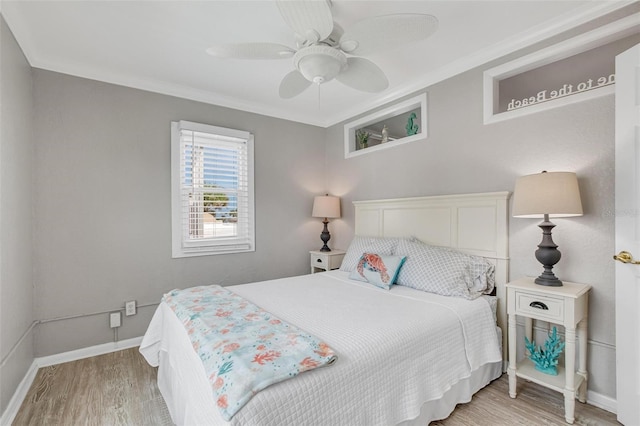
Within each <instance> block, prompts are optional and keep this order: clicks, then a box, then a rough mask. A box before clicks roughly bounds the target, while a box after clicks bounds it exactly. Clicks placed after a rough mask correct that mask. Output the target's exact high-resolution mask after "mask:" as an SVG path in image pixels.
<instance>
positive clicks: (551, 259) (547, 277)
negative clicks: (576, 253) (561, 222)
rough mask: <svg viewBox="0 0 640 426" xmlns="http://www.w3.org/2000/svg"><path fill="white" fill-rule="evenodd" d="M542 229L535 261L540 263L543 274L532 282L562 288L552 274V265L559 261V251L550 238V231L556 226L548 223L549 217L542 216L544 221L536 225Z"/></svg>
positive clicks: (560, 282)
mask: <svg viewBox="0 0 640 426" xmlns="http://www.w3.org/2000/svg"><path fill="white" fill-rule="evenodd" d="M538 226H539V227H540V228H541V229H542V241H541V242H540V244H538V250H536V259H538V262H540V263H542V266H543V267H544V272H543V273H542V274H541V275H540V276H539V277H538V278H536V279H535V280H534V282H535V283H536V284H539V285H545V286H550V287H562V281H560V280H559V279H558V278H557V277H556V276H555V275H554V274H553V272H552V269H553V265H555V264H556V263H558V262H559V261H560V256H561V253H560V250H558V246H557V245H556V244H555V243H554V242H553V239H552V238H551V230H552V229H553V228H554V227H555V226H556V225H554V224H553V223H551V222H549V215H545V216H544V221H543V222H542V223H540V225H538Z"/></svg>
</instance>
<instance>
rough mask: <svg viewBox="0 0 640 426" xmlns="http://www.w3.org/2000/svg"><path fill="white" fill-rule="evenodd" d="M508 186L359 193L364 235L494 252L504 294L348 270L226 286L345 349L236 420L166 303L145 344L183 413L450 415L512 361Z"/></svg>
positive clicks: (358, 228) (249, 420)
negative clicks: (384, 284)
mask: <svg viewBox="0 0 640 426" xmlns="http://www.w3.org/2000/svg"><path fill="white" fill-rule="evenodd" d="M508 197H509V194H508V193H507V192H497V193H482V194H464V195H447V196H434V197H416V198H405V199H394V200H374V201H359V202H354V206H355V234H356V236H371V237H378V238H383V239H387V238H388V239H393V238H405V239H408V238H409V237H411V238H415V239H419V240H420V241H423V242H427V243H428V244H431V245H433V246H438V247H446V248H452V249H455V250H456V251H459V252H463V253H466V254H469V255H473V256H479V257H482V258H484V259H486V260H488V261H489V262H490V263H491V265H492V267H493V268H494V271H495V296H494V298H493V299H492V298H491V297H487V296H482V297H477V298H476V297H474V298H473V299H472V300H467V299H465V298H462V297H448V296H443V295H440V294H433V293H430V292H426V291H420V290H416V289H414V288H410V287H407V286H403V285H394V286H391V288H390V289H389V290H384V289H380V288H378V287H375V286H372V285H370V284H369V283H364V282H360V281H355V280H353V279H351V278H350V275H351V273H350V272H349V271H343V270H334V271H328V272H323V273H318V274H312V275H305V276H301V277H292V278H284V279H278V280H271V281H265V282H258V283H250V284H243V285H237V286H230V287H227V289H230V290H231V291H232V292H233V293H234V294H237V295H239V296H241V297H243V298H245V299H246V300H248V301H250V302H252V303H255V304H256V305H258V306H259V307H261V308H263V309H264V310H266V311H268V312H270V313H272V314H273V315H275V316H277V317H278V318H281V319H282V320H284V321H286V322H288V323H291V324H294V325H295V326H297V327H299V328H301V329H302V330H304V331H306V332H309V333H311V334H312V335H314V336H317V337H318V338H319V339H322V340H323V341H326V342H327V343H328V344H329V345H330V346H331V348H332V350H333V351H335V353H336V355H337V361H336V362H335V363H333V364H332V365H328V366H326V367H322V368H316V369H313V370H310V371H306V372H304V373H302V374H299V375H298V376H296V377H293V378H291V379H289V380H284V381H281V382H279V383H276V384H273V385H271V386H269V387H267V388H265V389H264V390H261V391H260V392H257V393H256V394H255V395H254V396H253V397H252V398H251V399H250V400H249V401H248V402H247V403H246V405H244V407H242V408H241V409H240V410H239V411H238V412H237V413H235V415H233V417H231V419H230V420H229V421H228V422H227V421H225V420H224V419H223V418H222V416H221V414H220V412H219V411H218V407H217V406H216V400H215V398H214V395H213V393H212V391H211V389H212V384H211V383H210V381H209V378H208V377H207V374H206V373H205V369H204V367H203V363H202V362H201V360H200V358H199V357H198V355H197V354H196V352H195V351H194V350H193V346H192V342H191V341H190V339H189V336H188V335H187V332H186V331H185V327H184V325H183V323H182V321H180V320H179V319H178V317H177V316H176V315H175V313H174V312H173V311H172V310H171V308H170V307H169V306H168V305H167V303H164V302H163V303H161V304H160V305H159V307H158V309H157V310H156V313H155V314H154V317H153V319H152V321H151V324H150V326H149V329H148V330H147V333H146V334H145V337H144V339H143V342H142V344H141V346H140V352H141V353H142V354H143V356H144V357H145V358H146V359H147V361H148V362H149V363H150V364H151V365H154V366H158V367H159V370H158V386H159V389H160V391H161V393H162V395H163V397H164V399H165V401H166V403H167V407H168V409H169V412H170V413H171V416H172V419H173V421H174V422H175V423H176V424H185V425H195V424H198V425H201V424H233V425H274V426H275V425H285V424H291V425H336V424H350V425H351V424H353V425H376V424H380V425H382V424H384V425H390V424H402V425H410V424H420V425H426V424H428V422H429V421H431V420H436V419H442V418H445V417H447V416H448V415H449V414H450V413H451V411H452V410H453V409H454V408H455V406H456V404H458V403H461V402H468V401H469V400H470V399H471V397H472V395H473V394H474V393H475V392H477V391H478V390H479V389H481V388H482V387H484V386H486V385H487V384H488V383H489V382H490V381H491V380H493V379H495V378H497V377H499V376H500V375H501V374H502V372H503V370H504V365H503V359H505V357H504V356H503V353H504V348H506V347H507V346H506V344H505V342H504V341H503V340H504V339H505V338H506V328H504V325H505V324H506V321H505V320H506V312H505V306H504V305H505V303H503V302H502V300H504V296H505V283H506V278H507V272H508V269H507V268H508V252H507V251H508V241H507V201H508ZM356 238H358V237H356ZM345 260H346V258H345ZM501 299H502V300H501ZM496 302H497V303H496ZM496 325H497V326H496ZM502 330H505V332H504V333H503V332H502Z"/></svg>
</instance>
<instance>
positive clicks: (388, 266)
mask: <svg viewBox="0 0 640 426" xmlns="http://www.w3.org/2000/svg"><path fill="white" fill-rule="evenodd" d="M405 259H406V257H405V256H385V255H379V254H376V253H363V254H362V256H361V257H360V260H359V261H358V264H357V265H356V268H355V269H354V270H353V271H351V273H350V274H349V278H350V279H352V280H357V281H364V282H368V283H370V284H373V285H375V286H376V287H380V288H384V289H386V290H389V288H390V287H391V285H393V284H394V283H395V282H396V278H397V276H398V272H399V271H400V268H401V267H402V264H403V263H404V261H405Z"/></svg>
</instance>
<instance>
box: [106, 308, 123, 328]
mask: <svg viewBox="0 0 640 426" xmlns="http://www.w3.org/2000/svg"><path fill="white" fill-rule="evenodd" d="M121 323H122V321H121V314H120V312H111V313H110V314H109V326H110V327H111V328H118V327H120V325H121Z"/></svg>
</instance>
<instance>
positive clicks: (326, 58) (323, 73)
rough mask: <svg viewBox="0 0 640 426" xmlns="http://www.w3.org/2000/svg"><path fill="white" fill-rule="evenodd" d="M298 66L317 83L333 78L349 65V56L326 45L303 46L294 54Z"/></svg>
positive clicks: (304, 74) (302, 72) (301, 71)
mask: <svg viewBox="0 0 640 426" xmlns="http://www.w3.org/2000/svg"><path fill="white" fill-rule="evenodd" d="M293 61H294V63H295V65H296V68H297V69H298V71H300V73H301V74H302V75H303V76H304V78H306V79H307V80H309V81H311V82H314V83H316V84H321V83H326V82H327V81H331V80H333V78H335V76H336V75H338V74H339V73H340V71H342V70H343V69H344V68H345V67H346V65H347V56H346V55H345V54H344V53H343V52H341V51H340V50H338V49H335V48H333V47H329V46H324V45H313V46H308V47H305V48H302V49H300V50H298V52H296V54H295V55H294V56H293Z"/></svg>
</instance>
